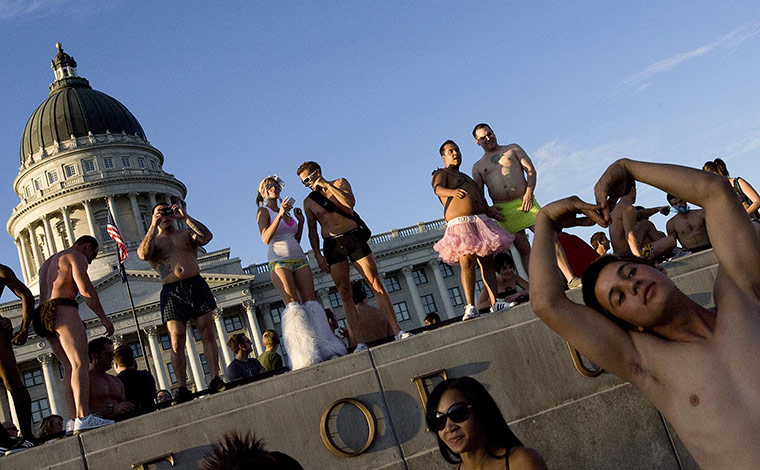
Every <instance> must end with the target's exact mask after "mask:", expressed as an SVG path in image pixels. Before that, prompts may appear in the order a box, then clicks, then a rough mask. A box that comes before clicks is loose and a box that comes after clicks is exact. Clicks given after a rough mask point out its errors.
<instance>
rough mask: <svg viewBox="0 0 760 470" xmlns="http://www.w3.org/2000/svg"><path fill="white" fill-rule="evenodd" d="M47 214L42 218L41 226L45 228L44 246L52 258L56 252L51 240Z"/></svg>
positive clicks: (51, 231) (53, 241)
mask: <svg viewBox="0 0 760 470" xmlns="http://www.w3.org/2000/svg"><path fill="white" fill-rule="evenodd" d="M48 216H49V214H45V215H43V216H42V226H43V227H44V228H45V244H46V245H47V249H48V253H50V256H53V255H54V254H55V253H57V252H58V250H57V249H56V246H55V240H53V230H52V229H51V228H50V219H48Z"/></svg>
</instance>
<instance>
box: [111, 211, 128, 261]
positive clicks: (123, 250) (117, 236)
mask: <svg viewBox="0 0 760 470" xmlns="http://www.w3.org/2000/svg"><path fill="white" fill-rule="evenodd" d="M106 231H107V232H108V236H109V237H111V239H112V240H113V241H115V242H116V248H117V249H118V250H119V263H120V264H121V263H123V262H124V260H125V259H127V245H125V244H124V240H122V239H121V233H119V228H118V227H116V222H114V220H113V216H112V215H111V209H108V221H107V222H106Z"/></svg>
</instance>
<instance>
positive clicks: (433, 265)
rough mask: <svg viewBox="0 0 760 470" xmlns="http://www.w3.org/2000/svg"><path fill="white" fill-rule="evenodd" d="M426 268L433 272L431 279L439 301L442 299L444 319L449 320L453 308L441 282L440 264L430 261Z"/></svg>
mask: <svg viewBox="0 0 760 470" xmlns="http://www.w3.org/2000/svg"><path fill="white" fill-rule="evenodd" d="M428 266H430V269H431V270H432V271H433V277H435V283H436V285H437V286H438V293H439V294H441V299H443V309H444V310H445V311H446V318H451V317H453V316H454V306H453V305H451V295H449V290H448V289H447V288H446V281H444V280H443V274H441V262H440V261H438V260H437V259H431V260H430V261H428ZM423 325H424V323H423Z"/></svg>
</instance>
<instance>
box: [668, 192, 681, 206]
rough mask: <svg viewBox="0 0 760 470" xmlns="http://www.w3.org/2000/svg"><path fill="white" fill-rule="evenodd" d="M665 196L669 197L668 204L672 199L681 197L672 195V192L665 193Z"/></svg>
mask: <svg viewBox="0 0 760 470" xmlns="http://www.w3.org/2000/svg"><path fill="white" fill-rule="evenodd" d="M665 197H666V198H667V199H668V204H670V201H672V200H673V199H680V198H679V197H678V196H673V195H672V194H670V193H667V194H666V195H665Z"/></svg>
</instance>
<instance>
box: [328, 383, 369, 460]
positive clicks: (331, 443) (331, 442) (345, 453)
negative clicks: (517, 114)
mask: <svg viewBox="0 0 760 470" xmlns="http://www.w3.org/2000/svg"><path fill="white" fill-rule="evenodd" d="M341 405H342V406H341ZM349 405H350V406H352V407H355V408H357V409H358V410H359V411H360V412H361V414H362V415H363V416H364V421H365V423H366V433H367V438H366V440H365V442H364V443H363V444H362V445H361V446H359V449H358V450H346V449H345V448H340V447H338V445H336V443H335V437H337V438H339V439H340V438H341V435H340V429H337V430H330V422H331V420H332V419H331V418H337V416H333V415H335V414H336V413H335V412H336V410H337V409H338V407H341V408H342V407H345V406H349ZM338 412H339V411H338ZM353 424H355V423H353ZM351 434H353V433H351ZM319 435H320V437H321V438H322V444H324V446H325V447H327V449H328V450H329V451H330V452H332V453H333V454H335V455H337V456H338V457H344V458H347V457H356V456H357V455H361V454H363V453H364V452H365V451H366V450H367V449H368V448H369V446H370V445H372V441H374V440H375V417H374V415H373V414H372V412H371V411H370V410H369V408H367V406H366V405H365V404H364V403H362V402H360V401H359V400H356V399H354V398H341V399H340V400H336V401H334V402H333V403H332V404H330V406H328V407H327V409H326V410H325V412H324V413H323V414H322V419H321V420H320V423H319ZM334 436H335V437H334Z"/></svg>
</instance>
